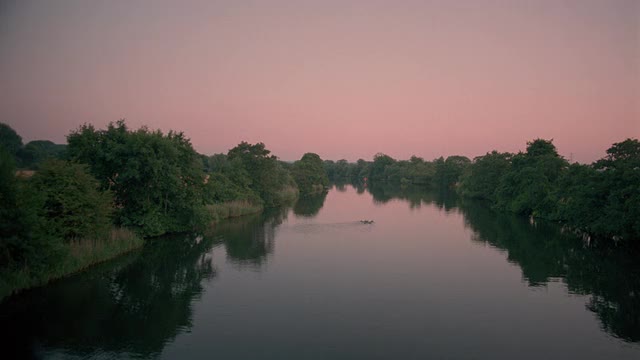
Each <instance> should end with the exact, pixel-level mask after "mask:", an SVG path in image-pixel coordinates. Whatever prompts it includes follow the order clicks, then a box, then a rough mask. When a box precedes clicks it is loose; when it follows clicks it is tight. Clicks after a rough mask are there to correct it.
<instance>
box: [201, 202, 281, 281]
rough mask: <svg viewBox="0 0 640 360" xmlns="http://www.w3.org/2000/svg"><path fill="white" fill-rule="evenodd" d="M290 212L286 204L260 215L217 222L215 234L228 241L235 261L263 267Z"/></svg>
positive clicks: (231, 258) (228, 250) (218, 238)
mask: <svg viewBox="0 0 640 360" xmlns="http://www.w3.org/2000/svg"><path fill="white" fill-rule="evenodd" d="M288 213H289V208H286V207H284V208H272V209H267V210H266V211H265V212H264V213H263V214H260V215H253V216H247V217H242V218H237V219H230V220H228V221H224V222H222V223H220V224H218V225H216V227H215V229H214V231H213V234H214V235H215V236H216V237H217V241H218V242H221V243H222V244H224V248H225V250H226V254H227V258H228V259H229V260H230V261H231V262H233V263H235V264H237V265H240V266H247V267H252V268H254V269H259V268H260V266H261V265H262V264H263V263H264V262H265V261H267V257H268V255H269V254H271V253H273V249H274V242H275V241H274V240H275V234H276V229H277V227H278V226H279V225H280V224H282V222H283V221H284V219H286V217H287V214H288Z"/></svg>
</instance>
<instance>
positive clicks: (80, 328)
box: [0, 235, 216, 358]
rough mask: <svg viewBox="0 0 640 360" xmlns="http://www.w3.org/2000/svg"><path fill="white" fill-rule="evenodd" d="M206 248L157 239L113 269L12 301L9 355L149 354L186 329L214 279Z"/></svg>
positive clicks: (6, 312) (197, 240)
mask: <svg viewBox="0 0 640 360" xmlns="http://www.w3.org/2000/svg"><path fill="white" fill-rule="evenodd" d="M212 245H213V241H212V240H211V239H208V240H207V239H204V238H202V237H197V236H185V235H181V236H174V237H163V238H161V239H157V240H154V241H151V242H150V243H148V245H147V246H145V248H144V249H143V250H142V251H141V252H140V253H139V254H136V255H132V256H128V257H126V258H125V259H119V260H118V261H117V262H116V263H115V264H113V263H111V264H109V265H108V266H106V265H105V266H103V267H102V268H98V269H94V270H92V271H91V272H88V273H86V274H84V275H82V276H78V277H74V278H69V279H66V280H63V281H60V282H58V283H55V284H52V285H51V286H48V287H46V288H40V289H34V290H32V291H28V292H25V293H23V294H21V295H19V296H17V297H14V298H12V299H10V301H9V303H8V304H4V305H3V308H2V309H1V310H2V312H1V314H0V319H1V320H2V321H1V322H2V324H3V327H4V328H5V329H12V332H11V334H9V340H10V342H8V344H11V346H12V347H9V348H8V350H9V352H10V353H11V352H13V351H11V350H14V351H15V352H16V354H15V358H29V357H35V358H39V357H41V356H42V355H43V353H42V352H43V351H45V350H46V351H53V352H55V353H62V354H64V356H78V357H84V356H98V355H101V354H103V353H128V354H135V355H136V356H142V357H153V356H155V355H156V354H158V353H159V352H160V351H161V350H162V349H163V348H164V346H165V344H166V343H167V342H168V341H171V340H173V339H174V338H175V337H176V335H177V334H179V333H180V332H182V331H184V330H186V329H188V328H190V327H191V319H192V306H191V305H192V303H193V301H194V299H196V298H198V297H199V296H200V294H201V293H202V289H203V283H204V282H205V281H208V280H211V279H212V278H213V277H214V276H215V275H216V270H215V267H214V265H213V264H212V261H211V258H210V255H209V253H208V251H209V250H210V249H211V246H212ZM27 315H28V316H27ZM5 340H6V338H5ZM49 349H54V350H49ZM10 358H11V357H10Z"/></svg>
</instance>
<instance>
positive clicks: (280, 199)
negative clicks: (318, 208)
mask: <svg viewBox="0 0 640 360" xmlns="http://www.w3.org/2000/svg"><path fill="white" fill-rule="evenodd" d="M299 194H300V192H299V191H298V188H297V187H295V186H287V187H285V188H283V189H282V190H280V191H279V192H278V193H277V194H276V203H277V204H280V205H292V204H293V203H294V202H295V201H296V199H298V195H299Z"/></svg>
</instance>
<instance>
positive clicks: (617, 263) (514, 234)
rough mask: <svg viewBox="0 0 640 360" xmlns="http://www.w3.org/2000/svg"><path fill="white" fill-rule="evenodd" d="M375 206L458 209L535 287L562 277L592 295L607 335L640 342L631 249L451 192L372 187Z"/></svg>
mask: <svg viewBox="0 0 640 360" xmlns="http://www.w3.org/2000/svg"><path fill="white" fill-rule="evenodd" d="M368 191H370V192H371V194H372V196H373V199H374V202H375V203H385V202H388V201H390V200H391V199H402V200H405V201H407V202H408V204H409V207H410V208H416V207H420V206H421V204H432V205H435V206H437V207H438V208H440V209H442V210H444V211H447V212H449V211H460V212H461V213H462V215H463V217H464V220H465V224H466V226H468V227H469V228H470V229H471V230H472V231H473V234H472V241H474V242H479V243H485V244H488V245H490V246H492V247H494V248H496V249H499V250H501V251H505V253H506V254H507V260H508V261H509V262H511V263H513V264H516V265H518V266H519V267H520V269H521V271H522V276H523V279H524V280H525V281H526V282H527V284H528V285H529V286H531V287H539V286H545V285H546V284H548V283H549V282H551V281H556V280H558V279H560V280H561V281H562V282H563V283H565V284H566V286H567V291H568V292H570V293H573V294H581V295H589V296H590V300H589V302H588V304H587V308H588V309H589V310H590V311H592V312H594V313H595V314H596V315H597V317H598V319H599V321H600V323H601V326H602V328H603V330H605V331H606V332H607V333H609V334H611V335H613V336H615V337H618V338H620V339H623V340H625V341H629V342H638V341H640V263H638V262H637V261H636V260H635V259H637V254H635V255H634V254H630V253H629V251H630V250H629V249H626V248H620V247H608V246H603V245H597V244H596V245H593V244H592V245H591V246H589V245H588V244H585V243H584V242H583V241H582V240H580V239H578V238H577V237H575V236H572V235H570V234H563V232H562V231H561V228H560V227H559V226H558V225H557V224H555V223H549V222H544V221H538V222H536V223H533V224H532V223H531V222H529V221H528V219H526V218H522V217H518V216H514V215H511V214H504V213H497V212H494V211H492V210H491V208H490V207H489V206H488V204H485V203H481V202H477V201H468V200H466V201H462V200H461V199H459V198H458V197H456V196H455V195H454V194H451V193H437V192H436V193H431V192H425V191H419V190H416V189H412V188H408V189H401V188H399V187H395V188H393V187H371V188H369V189H368Z"/></svg>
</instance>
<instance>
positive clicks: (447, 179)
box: [433, 155, 471, 190]
mask: <svg viewBox="0 0 640 360" xmlns="http://www.w3.org/2000/svg"><path fill="white" fill-rule="evenodd" d="M470 164H471V160H469V158H467V157H465V156H459V155H453V156H449V157H448V158H447V159H446V160H445V159H444V158H442V157H440V158H438V159H436V160H435V161H434V165H435V173H434V175H433V184H434V186H435V187H436V188H437V189H440V190H447V189H450V188H453V187H455V186H456V184H457V183H458V181H459V180H460V177H461V176H462V174H463V173H464V171H465V169H466V168H467V167H468V166H469V165H470Z"/></svg>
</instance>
